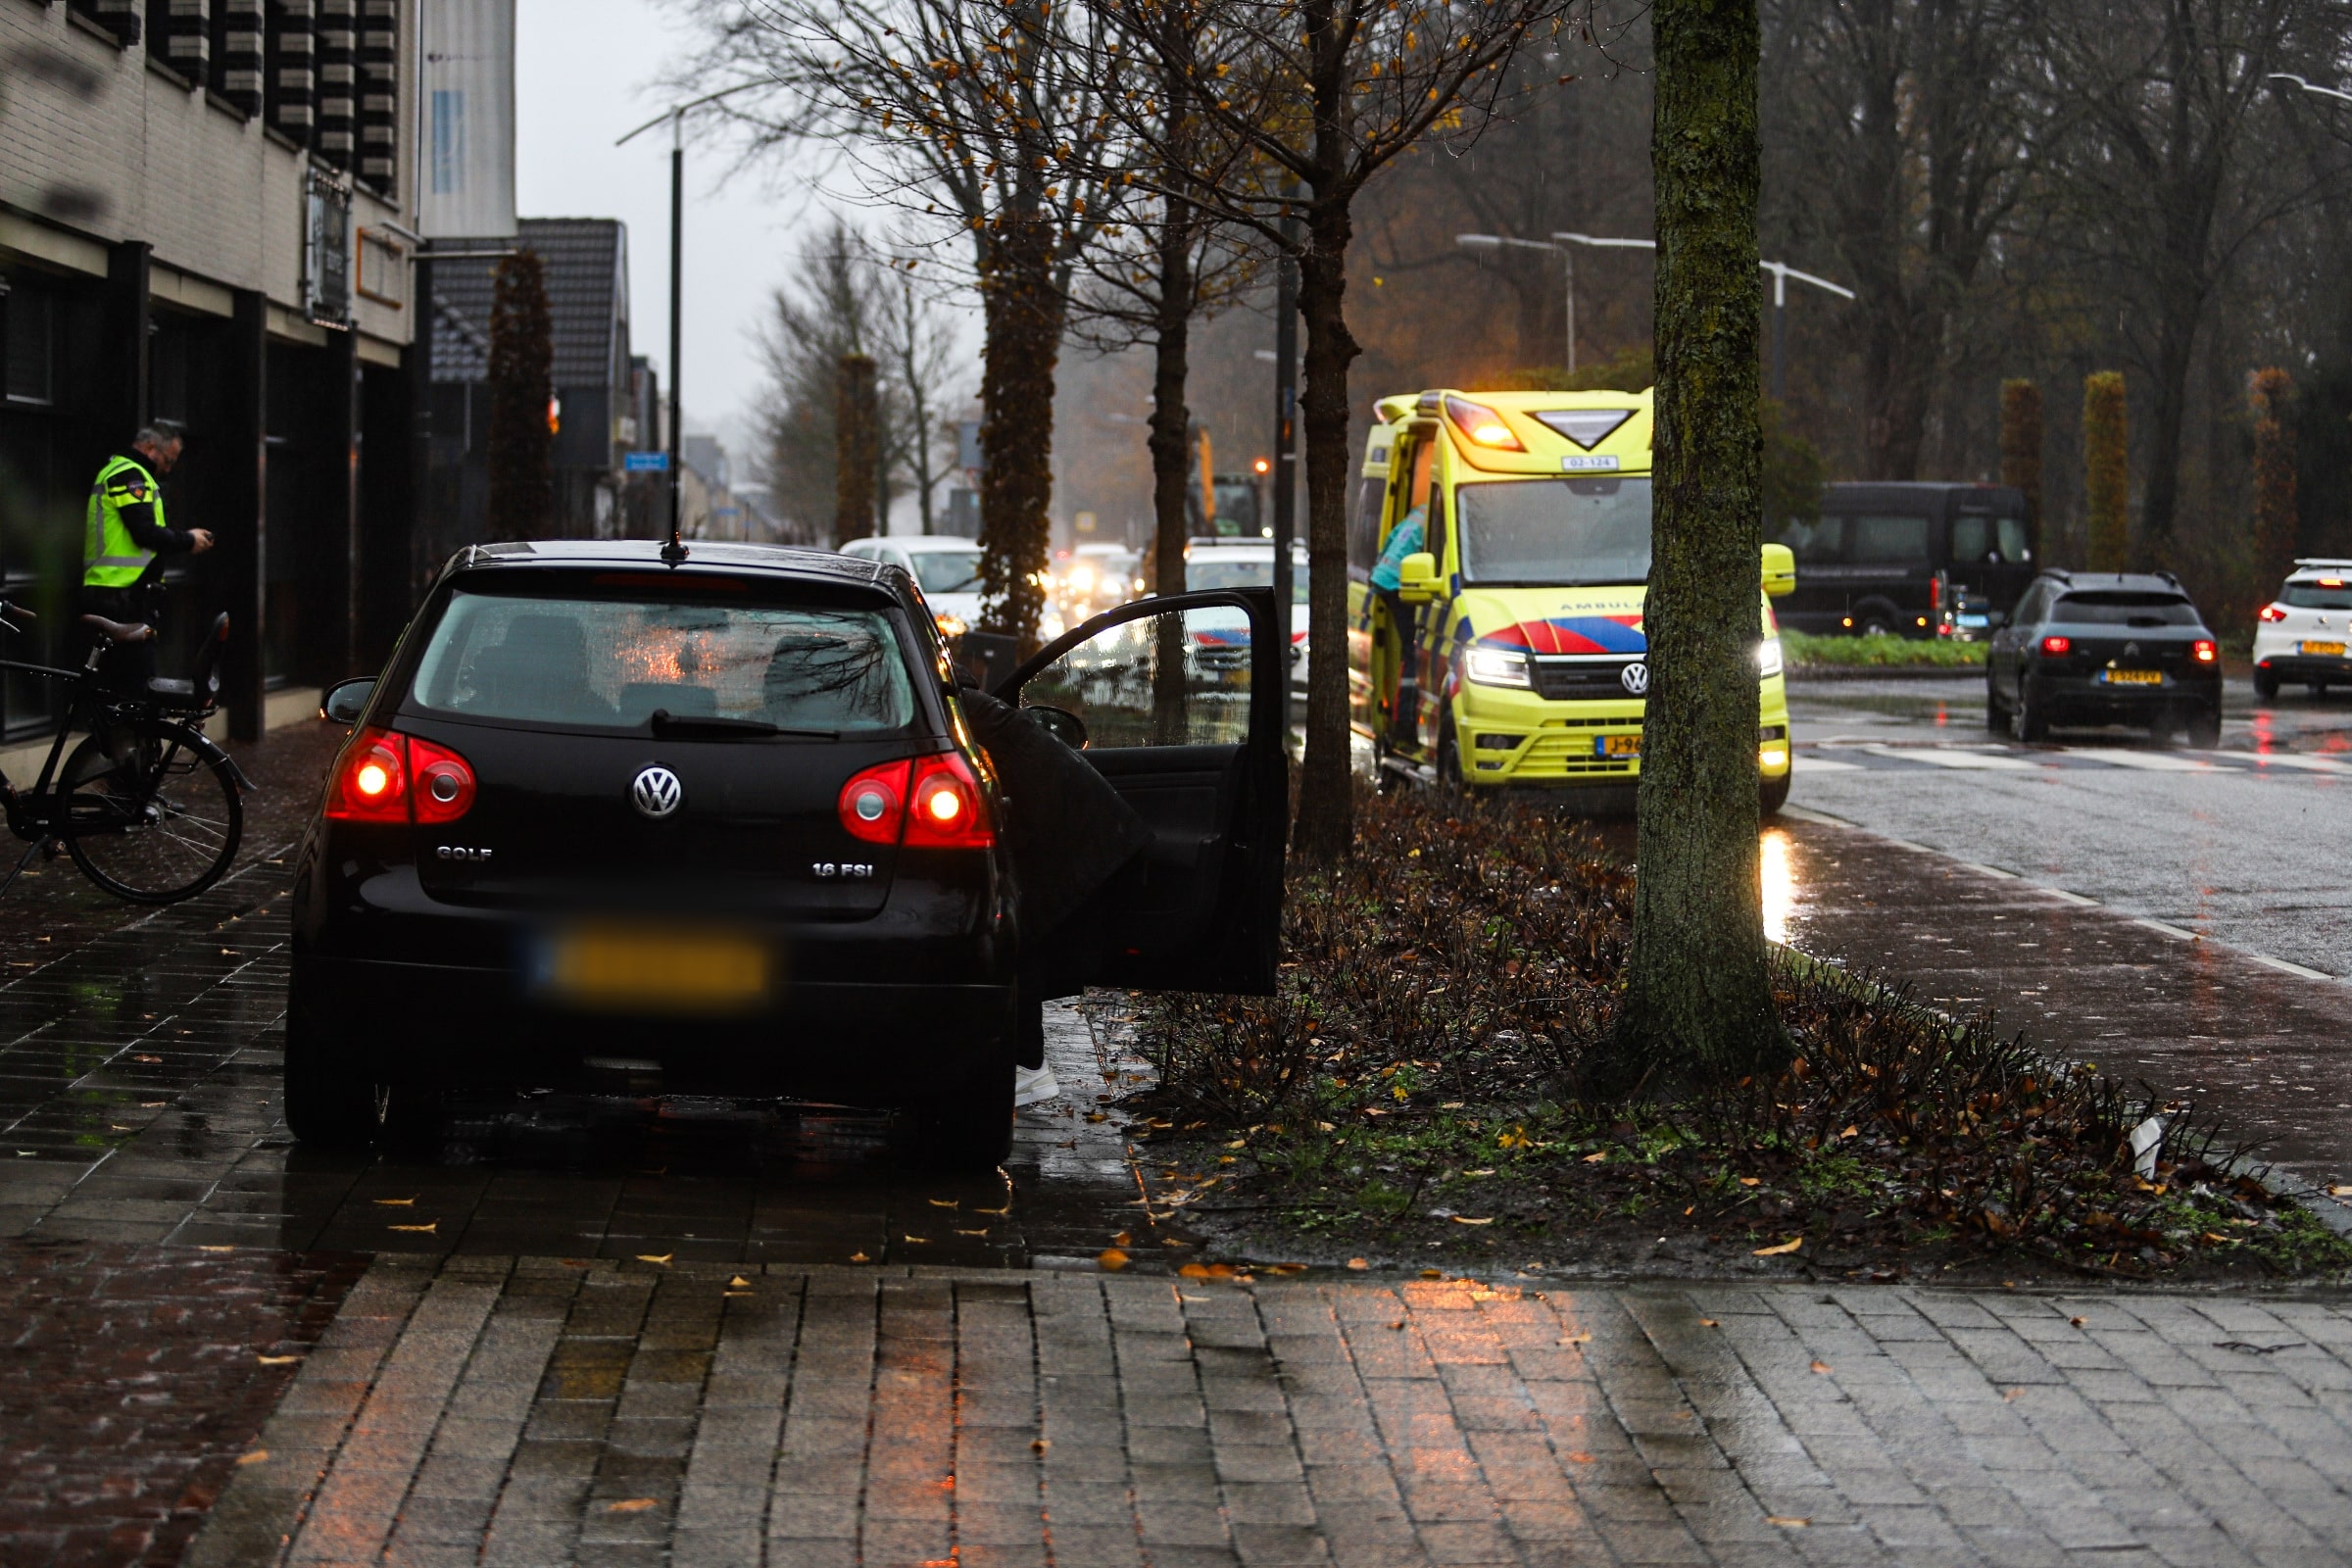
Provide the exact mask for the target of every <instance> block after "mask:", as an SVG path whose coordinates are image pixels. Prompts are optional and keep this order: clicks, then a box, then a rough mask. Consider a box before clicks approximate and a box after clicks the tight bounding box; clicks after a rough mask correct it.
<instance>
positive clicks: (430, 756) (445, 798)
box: [326, 728, 474, 822]
mask: <svg viewBox="0 0 2352 1568" xmlns="http://www.w3.org/2000/svg"><path fill="white" fill-rule="evenodd" d="M473 796H474V781H473V768H472V766H471V765H470V764H469V763H467V762H466V759H465V758H463V757H460V756H459V755H458V754H457V753H456V752H453V751H451V750H450V749H449V748H448V747H446V746H436V745H434V744H433V743H432V742H431V741H425V740H418V739H417V738H416V737H415V736H413V735H402V734H398V733H396V732H394V731H392V730H388V729H374V728H369V729H364V730H362V731H360V733H359V734H358V735H356V736H354V737H353V738H352V742H351V744H350V745H349V746H347V747H345V748H344V751H343V756H342V759H341V760H339V761H338V762H337V764H336V767H335V778H334V783H333V786H332V787H331V788H330V789H329V790H328V791H327V796H326V814H327V815H328V816H330V817H332V818H334V819H335V820H337V821H340V822H454V821H456V820H457V819H458V818H459V817H461V816H464V815H465V814H466V812H467V811H469V810H471V809H473Z"/></svg>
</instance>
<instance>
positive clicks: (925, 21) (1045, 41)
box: [682, 0, 1118, 644]
mask: <svg viewBox="0 0 2352 1568" xmlns="http://www.w3.org/2000/svg"><path fill="white" fill-rule="evenodd" d="M684 3H685V4H686V6H687V8H688V9H689V10H690V12H691V13H692V14H693V15H694V16H695V17H696V18H697V20H698V21H699V22H700V23H701V25H702V26H703V28H704V31H705V38H706V42H705V46H704V48H703V49H702V50H701V52H700V53H699V54H698V56H697V57H696V59H695V60H694V61H693V62H692V64H691V66H690V67H689V69H688V70H687V72H686V73H684V76H683V78H682V79H683V80H684V81H685V82H690V83H692V84H694V85H698V86H700V85H704V84H711V85H713V86H715V85H717V84H721V83H725V84H753V85H749V86H747V87H746V88H745V90H742V91H738V92H736V93H734V94H733V95H731V96H730V97H728V98H727V99H726V100H725V101H724V103H723V105H721V106H720V108H721V109H722V110H723V113H724V116H725V118H726V119H727V120H729V121H731V122H733V123H735V124H736V125H737V126H738V127H739V128H741V129H742V130H744V131H747V132H748V134H749V137H750V145H751V152H752V155H753V156H758V155H760V154H761V153H763V152H767V151H772V150H774V149H777V148H780V147H782V146H785V145H787V144H794V143H802V142H807V141H811V140H814V141H819V142H825V143H829V144H831V145H833V146H835V147H838V148H840V149H842V150H843V151H844V152H845V153H847V154H849V155H850V156H851V157H852V158H853V159H854V160H855V161H856V163H857V166H858V169H859V170H860V171H861V172H863V174H864V175H865V177H866V178H867V180H868V182H869V184H870V185H871V186H872V188H873V190H874V192H875V193H876V194H877V195H878V196H881V197H884V198H886V199H890V200H893V201H895V202H897V203H898V204H900V206H901V207H902V208H903V209H904V210H905V211H907V212H908V213H910V214H915V215H919V216H921V217H924V218H930V219H933V220H936V221H940V225H941V230H942V232H943V234H944V233H945V232H948V231H951V229H955V230H960V231H961V232H962V233H963V234H965V235H966V236H967V237H968V239H969V241H970V243H971V246H972V252H971V262H970V265H971V270H972V275H973V277H974V278H975V279H976V281H977V283H978V285H979V288H980V294H981V309H982V312H983V317H984V320H985V330H986V341H985V345H984V349H983V359H982V372H981V382H980V400H981V409H982V413H981V427H980V446H981V451H982V454H983V455H984V457H985V458H986V459H987V466H986V467H985V469H984V470H983V472H982V475H981V482H980V507H981V541H982V544H983V545H984V546H985V547H986V557H985V572H986V579H987V584H988V592H989V598H990V611H989V620H988V622H987V624H988V625H989V627H990V628H991V629H993V630H997V631H1004V632H1009V633H1011V634H1013V635H1015V636H1017V637H1019V638H1020V639H1021V640H1022V641H1023V642H1024V643H1025V644H1026V643H1031V642H1034V640H1035V638H1036V635H1037V625H1038V617H1039V614H1040V613H1041V612H1042V611H1043V609H1044V605H1045V590H1044V587H1043V576H1044V572H1045V566H1046V553H1047V539H1048V533H1047V526H1048V522H1047V507H1048V505H1049V504H1050V502H1051V501H1052V498H1053V474H1054V470H1053V446H1054V422H1053V421H1054V412H1053V411H1054V367H1055V363H1056V361H1057V359H1058V357H1059V354H1060V349H1061V337H1062V329H1063V326H1064V325H1065V323H1066V320H1067V316H1068V311H1067V299H1068V294H1067V290H1068V285H1069V279H1070V271H1071V269H1072V267H1073V266H1074V265H1075V263H1076V261H1077V259H1078V257H1079V256H1080V254H1081V253H1082V252H1083V251H1084V250H1085V247H1086V245H1087V243H1088V242H1089V241H1090V240H1091V239H1092V238H1093V236H1094V234H1095V232H1096V229H1097V228H1098V226H1099V225H1100V223H1101V222H1102V220H1103V210H1104V205H1105V204H1104V196H1105V183H1106V181H1107V180H1109V179H1112V178H1115V177H1116V171H1117V167H1118V165H1117V160H1116V159H1115V158H1114V157H1111V156H1109V149H1108V148H1107V147H1106V146H1105V145H1104V135H1105V132H1106V129H1107V126H1108V122H1107V119H1106V117H1105V116H1104V115H1103V107H1102V100H1101V91H1100V85H1099V84H1098V83H1097V82H1096V81H1095V80H1094V79H1093V78H1092V76H1091V74H1090V73H1089V72H1088V71H1087V70H1086V65H1087V62H1088V61H1089V59H1090V57H1091V51H1090V50H1089V48H1088V47H1087V44H1086V41H1085V39H1084V38H1083V37H1082V36H1080V35H1079V34H1078V33H1077V31H1076V30H1075V29H1078V28H1082V27H1084V26H1085V25H1087V23H1086V16H1087V13H1085V12H1084V11H1083V10H1081V9H1078V8H1075V7H1056V6H1054V4H1053V3H1052V0H684Z"/></svg>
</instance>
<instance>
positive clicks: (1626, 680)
mask: <svg viewBox="0 0 2352 1568" xmlns="http://www.w3.org/2000/svg"><path fill="white" fill-rule="evenodd" d="M1617 681H1618V684H1620V685H1622V686H1623V687H1624V688H1625V689H1626V690H1627V691H1628V692H1630V693H1632V694H1633V695H1634V696H1636V697H1639V696H1641V695H1642V693H1644V692H1646V691H1648V690H1649V666H1648V665H1647V664H1644V663H1643V662H1642V661H1640V660H1638V659H1637V660H1635V661H1634V662H1632V663H1630V664H1628V665H1626V666H1625V668H1623V669H1621V670H1619V671H1618V672H1617Z"/></svg>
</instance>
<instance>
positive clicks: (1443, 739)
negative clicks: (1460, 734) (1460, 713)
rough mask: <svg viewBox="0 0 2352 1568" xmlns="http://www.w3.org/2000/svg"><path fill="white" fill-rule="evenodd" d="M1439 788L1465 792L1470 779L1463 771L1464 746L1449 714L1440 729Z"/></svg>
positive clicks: (1446, 790) (1450, 792)
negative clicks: (1456, 736)
mask: <svg viewBox="0 0 2352 1568" xmlns="http://www.w3.org/2000/svg"><path fill="white" fill-rule="evenodd" d="M1437 771H1438V788H1439V789H1441V790H1443V791H1445V792H1446V793H1447V794H1449V795H1460V794H1464V793H1466V792H1467V791H1468V790H1469V787H1470V780H1469V778H1468V776H1467V775H1466V774H1464V773H1463V771H1462V747H1461V743H1460V741H1458V740H1457V739H1455V737H1454V733H1453V719H1452V717H1451V716H1450V715H1448V716H1447V717H1446V719H1444V720H1443V721H1442V724H1441V727H1440V728H1439V730H1438V761H1437Z"/></svg>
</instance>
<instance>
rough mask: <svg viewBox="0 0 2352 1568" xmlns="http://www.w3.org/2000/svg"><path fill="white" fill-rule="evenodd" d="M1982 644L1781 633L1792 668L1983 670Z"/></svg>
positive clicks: (1883, 636)
mask: <svg viewBox="0 0 2352 1568" xmlns="http://www.w3.org/2000/svg"><path fill="white" fill-rule="evenodd" d="M1781 657H1782V659H1783V660H1785V661H1786V662H1788V665H1789V668H1791V669H1797V670H1805V669H1848V668H1875V667H1881V666H1884V667H1887V668H1895V667H1906V668H1919V667H1925V668H1934V669H1954V670H1966V669H1983V668H1984V667H1985V644H1984V643H1981V642H1979V643H1961V642H1953V641H1952V640H1951V639H1950V638H1948V637H1918V638H1913V637H1895V636H1889V635H1886V634H1881V635H1879V636H1875V637H1815V636H1809V635H1807V634H1806V633H1804V632H1801V631H1783V632H1782V633H1781Z"/></svg>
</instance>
